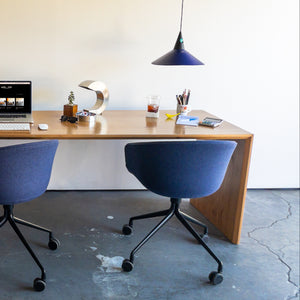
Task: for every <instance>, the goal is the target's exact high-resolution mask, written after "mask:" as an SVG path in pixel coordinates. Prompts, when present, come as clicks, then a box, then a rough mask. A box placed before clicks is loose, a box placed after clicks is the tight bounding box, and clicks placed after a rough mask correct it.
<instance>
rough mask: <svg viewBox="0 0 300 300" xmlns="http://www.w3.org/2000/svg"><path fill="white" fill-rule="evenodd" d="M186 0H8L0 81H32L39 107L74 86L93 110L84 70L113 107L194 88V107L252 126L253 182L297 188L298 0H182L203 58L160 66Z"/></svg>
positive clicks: (55, 102) (0, 12) (0, 19)
mask: <svg viewBox="0 0 300 300" xmlns="http://www.w3.org/2000/svg"><path fill="white" fill-rule="evenodd" d="M180 6H181V1H180V0H176V1H175V0H160V1H158V0H154V1H149V0H130V1H125V0H106V1H105V0H84V1H83V0H51V1H50V0H43V1H41V0H26V1H24V0H1V1H0V41H1V45H0V79H6V80H8V79H12V80H14V79H19V80H21V79H26V80H28V79H30V80H32V81H33V109H34V110H61V109H62V106H63V104H65V103H66V101H67V96H68V94H69V91H70V90H73V91H74V93H75V97H76V99H77V100H76V102H77V103H78V105H79V108H80V109H82V108H88V107H90V106H91V105H92V104H93V102H94V95H93V94H91V93H90V92H88V91H86V90H83V89H80V88H79V87H78V84H79V83H80V82H81V81H83V80H86V79H96V80H101V81H103V82H105V83H106V84H107V86H108V88H109V91H110V102H109V107H108V109H144V108H145V96H146V95H148V94H150V93H158V94H160V95H161V96H162V103H161V106H162V108H165V109H174V108H175V100H174V95H176V94H178V93H180V92H182V90H183V89H184V88H190V89H191V90H192V94H191V104H192V105H193V108H194V109H204V110H207V111H209V112H211V113H214V114H216V115H218V116H219V117H222V118H224V119H226V120H228V121H230V122H232V123H234V124H237V125H239V126H240V127H242V128H244V129H246V130H248V131H250V132H253V133H254V135H255V137H254V145H253V153H252V162H251V168H250V177H249V184H248V186H249V187H258V188H273V187H277V188H284V187H286V188H288V187H299V1H298V0H289V1H286V0H227V1H221V0H219V1H217V0H186V1H185V6H184V20H183V37H184V40H185V46H186V49H187V50H188V51H190V52H191V53H192V54H194V55H195V56H196V57H197V58H199V59H200V60H201V61H203V62H204V63H205V66H200V67H160V66H154V65H152V64H151V61H153V60H154V59H156V58H158V57H160V56H161V55H163V54H165V53H166V52H167V51H169V50H171V49H172V48H173V46H174V44H175V40H176V37H177V34H178V30H179V20H180ZM109 143H110V145H108V146H109V147H110V148H111V149H113V148H114V146H115V144H114V142H113V141H111V142H109ZM63 147H66V148H64V149H63V150H62V152H65V151H66V152H68V149H69V148H68V147H70V145H67V143H65V144H64V145H63ZM81 147H83V145H81ZM93 149H96V151H97V157H98V156H99V153H100V152H99V151H101V147H100V146H95V148H93ZM93 149H90V151H91V155H92V153H93V151H94V150H93ZM94 155H95V154H94ZM117 157H118V156H117ZM94 158H96V156H95V157H94ZM94 158H93V159H94ZM77 159H79V158H78V157H77ZM110 159H111V161H114V163H115V164H116V162H118V163H119V164H120V165H122V166H123V164H124V162H123V157H118V158H116V157H113V156H111V157H110ZM56 168H58V169H56ZM54 172H58V173H59V172H60V170H59V165H56V167H55V170H54ZM93 176H94V175H93ZM130 180H131V179H130V178H129V179H128V181H130ZM83 185H84V184H83ZM108 185H109V184H108ZM125 185H126V182H125ZM56 186H57V185H56V184H54V182H53V181H52V183H51V187H52V188H55V187H56ZM75 187H76V186H75ZM102 187H103V186H99V188H102Z"/></svg>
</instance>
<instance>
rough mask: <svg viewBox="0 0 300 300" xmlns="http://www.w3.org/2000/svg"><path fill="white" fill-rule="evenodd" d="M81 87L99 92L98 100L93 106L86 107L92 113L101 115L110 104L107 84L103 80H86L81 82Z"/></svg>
mask: <svg viewBox="0 0 300 300" xmlns="http://www.w3.org/2000/svg"><path fill="white" fill-rule="evenodd" d="M79 86H80V87H82V88H84V89H88V90H92V91H94V92H96V94H97V100H96V103H95V104H94V106H93V107H91V108H90V109H85V110H86V111H89V112H91V113H95V114H97V115H100V114H101V113H102V112H103V111H104V110H105V108H106V105H107V104H108V98H109V93H108V89H107V87H106V85H105V84H104V83H103V82H101V81H94V80H85V81H82V82H81V83H80V84H79Z"/></svg>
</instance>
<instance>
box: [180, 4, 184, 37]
mask: <svg viewBox="0 0 300 300" xmlns="http://www.w3.org/2000/svg"><path fill="white" fill-rule="evenodd" d="M183 1H184V0H182V2H181V17H180V32H181V28H182V17H183Z"/></svg>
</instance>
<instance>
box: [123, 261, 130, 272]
mask: <svg viewBox="0 0 300 300" xmlns="http://www.w3.org/2000/svg"><path fill="white" fill-rule="evenodd" d="M122 269H123V271H125V272H130V271H132V269H133V263H132V262H131V261H130V260H129V259H124V260H123V263H122Z"/></svg>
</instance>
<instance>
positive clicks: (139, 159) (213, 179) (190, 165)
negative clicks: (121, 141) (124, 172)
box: [125, 140, 237, 198]
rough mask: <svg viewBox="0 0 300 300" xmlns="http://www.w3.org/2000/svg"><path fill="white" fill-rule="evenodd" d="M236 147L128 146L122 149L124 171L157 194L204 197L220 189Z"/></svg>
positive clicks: (217, 144)
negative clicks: (124, 162)
mask: <svg viewBox="0 0 300 300" xmlns="http://www.w3.org/2000/svg"><path fill="white" fill-rule="evenodd" d="M236 145H237V143H236V142H234V141H210V140H201V141H178V142H177V141H175V142H172V141H169V142H168V141H167V142H141V143H129V144H127V145H126V146H125V159H126V167H127V169H128V171H129V172H131V173H132V174H133V175H134V176H135V177H136V178H137V179H138V180H139V181H140V182H141V183H142V184H143V185H144V186H145V187H146V188H147V189H149V190H150V191H152V192H154V193H156V194H159V195H162V196H166V197H170V198H195V197H204V196H208V195H210V194H212V193H214V192H216V191H217V190H218V189H219V187H220V186H221V184H222V181H223V179H224V176H225V173H226V170H227V167H228V164H229V161H230V159H231V156H232V154H233V152H234V149H235V147H236Z"/></svg>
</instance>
